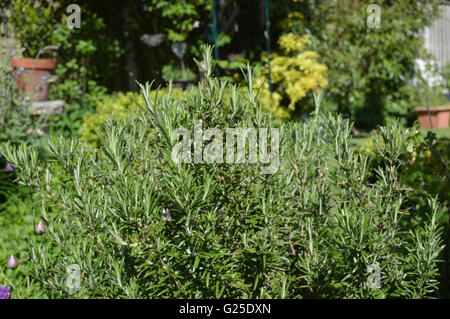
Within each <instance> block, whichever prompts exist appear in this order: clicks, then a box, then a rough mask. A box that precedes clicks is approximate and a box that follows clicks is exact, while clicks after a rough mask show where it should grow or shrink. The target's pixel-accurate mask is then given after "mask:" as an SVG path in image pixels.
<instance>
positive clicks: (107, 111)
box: [81, 88, 182, 146]
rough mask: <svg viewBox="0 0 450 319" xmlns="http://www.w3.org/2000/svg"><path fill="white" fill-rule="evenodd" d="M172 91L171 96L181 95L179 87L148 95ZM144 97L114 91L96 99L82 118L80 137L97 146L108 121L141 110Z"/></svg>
mask: <svg viewBox="0 0 450 319" xmlns="http://www.w3.org/2000/svg"><path fill="white" fill-rule="evenodd" d="M169 90H170V92H172V94H173V96H175V97H177V96H180V95H181V92H182V90H180V89H170V88H169V89H161V90H158V91H152V92H151V93H150V96H151V97H152V98H154V97H155V96H156V95H157V94H159V95H164V94H167V93H168V92H169ZM144 104H145V102H144V98H143V96H142V94H140V93H133V92H127V93H116V94H112V95H108V96H104V97H103V98H101V99H98V100H96V102H95V106H94V109H93V110H92V112H90V113H88V114H87V115H86V116H85V117H84V118H83V126H82V131H81V139H82V140H83V141H85V142H87V143H88V144H90V145H91V146H99V142H100V136H101V135H102V132H104V126H105V125H106V124H107V122H108V121H113V122H116V121H121V120H123V119H125V118H126V117H127V116H129V115H130V114H139V113H141V112H142V111H143V109H144V108H143V106H144Z"/></svg>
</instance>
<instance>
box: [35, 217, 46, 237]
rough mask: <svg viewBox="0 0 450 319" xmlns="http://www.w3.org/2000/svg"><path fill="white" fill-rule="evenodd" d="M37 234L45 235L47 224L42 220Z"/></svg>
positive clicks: (37, 228)
mask: <svg viewBox="0 0 450 319" xmlns="http://www.w3.org/2000/svg"><path fill="white" fill-rule="evenodd" d="M35 232H36V234H38V235H42V234H43V233H45V224H44V222H43V221H42V220H41V221H40V222H39V223H38V224H37V226H36V229H35Z"/></svg>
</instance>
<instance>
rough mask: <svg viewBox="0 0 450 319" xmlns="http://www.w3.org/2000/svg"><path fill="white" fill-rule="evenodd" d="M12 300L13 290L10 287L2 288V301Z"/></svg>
mask: <svg viewBox="0 0 450 319" xmlns="http://www.w3.org/2000/svg"><path fill="white" fill-rule="evenodd" d="M9 298H11V290H10V289H9V287H8V286H0V299H9Z"/></svg>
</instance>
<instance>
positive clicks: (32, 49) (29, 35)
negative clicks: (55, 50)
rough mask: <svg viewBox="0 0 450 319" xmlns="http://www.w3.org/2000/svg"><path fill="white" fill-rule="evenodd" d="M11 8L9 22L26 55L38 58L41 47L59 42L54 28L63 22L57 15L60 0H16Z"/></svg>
mask: <svg viewBox="0 0 450 319" xmlns="http://www.w3.org/2000/svg"><path fill="white" fill-rule="evenodd" d="M10 8H11V12H10V18H9V23H10V26H11V27H12V30H13V32H14V36H15V38H16V39H18V40H19V41H20V43H21V44H22V47H23V48H24V53H23V54H24V56H25V57H27V58H36V57H37V55H38V53H39V51H40V50H41V49H43V48H44V47H46V46H49V45H56V44H57V43H58V40H57V39H56V38H55V37H54V29H55V25H57V24H58V23H60V22H61V20H60V18H58V15H57V11H58V10H59V9H60V8H61V3H60V1H56V0H14V1H12V4H11V7H10ZM43 56H46V55H45V54H44V55H43ZM43 56H42V55H41V56H40V57H41V58H42V57H43Z"/></svg>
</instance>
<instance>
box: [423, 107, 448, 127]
mask: <svg viewBox="0 0 450 319" xmlns="http://www.w3.org/2000/svg"><path fill="white" fill-rule="evenodd" d="M414 111H415V112H416V113H417V119H418V121H419V123H420V127H421V128H424V129H431V128H447V127H448V125H449V122H450V105H449V106H433V107H430V108H429V109H428V108H426V107H423V106H421V107H416V108H415V109H414Z"/></svg>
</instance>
